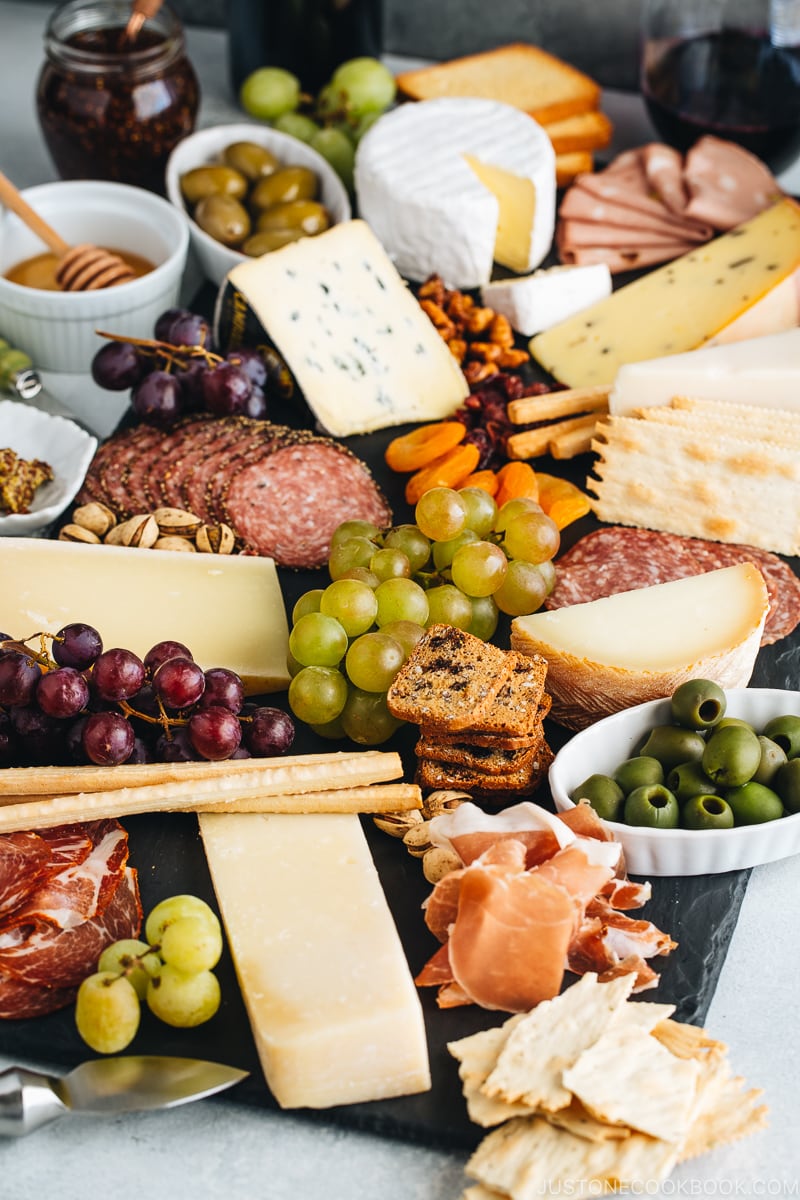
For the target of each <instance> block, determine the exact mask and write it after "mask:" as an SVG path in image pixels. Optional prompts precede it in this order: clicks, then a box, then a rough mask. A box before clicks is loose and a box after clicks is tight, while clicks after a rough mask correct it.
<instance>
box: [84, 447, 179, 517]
mask: <svg viewBox="0 0 800 1200" xmlns="http://www.w3.org/2000/svg"><path fill="white" fill-rule="evenodd" d="M134 432H135V433H136V434H137V435H138V436H135V437H134V438H132V439H131V441H130V442H128V443H126V444H125V445H123V446H119V447H118V454H117V455H116V456H114V458H112V460H111V461H110V462H109V465H108V467H107V468H104V470H103V471H102V472H101V475H100V482H101V484H102V487H103V490H104V492H105V494H106V496H107V497H108V499H107V500H106V503H107V504H108V505H109V507H110V508H112V509H113V510H114V512H115V513H116V514H117V516H119V517H121V518H124V517H130V516H132V515H133V513H135V512H141V511H142V509H141V506H140V505H139V504H134V501H133V497H132V495H131V491H130V483H129V479H130V476H131V474H133V473H134V472H136V471H137V470H138V469H140V467H141V464H142V463H143V462H145V461H146V460H147V456H148V455H149V454H151V453H152V452H154V451H155V450H156V449H157V448H158V446H159V445H160V442H161V439H162V438H163V436H164V433H163V430H158V429H154V428H153V427H152V426H150V425H140V426H138V427H137V429H136V430H135V431H134Z"/></svg>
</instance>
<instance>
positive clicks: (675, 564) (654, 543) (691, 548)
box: [545, 525, 800, 646]
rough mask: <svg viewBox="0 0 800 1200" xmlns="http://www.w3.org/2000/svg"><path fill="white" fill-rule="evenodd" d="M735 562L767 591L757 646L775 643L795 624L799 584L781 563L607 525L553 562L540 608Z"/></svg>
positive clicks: (747, 549) (773, 557)
mask: <svg viewBox="0 0 800 1200" xmlns="http://www.w3.org/2000/svg"><path fill="white" fill-rule="evenodd" d="M740 562H752V563H754V564H755V566H757V567H758V569H759V571H760V572H761V574H762V575H763V577H764V582H765V584H766V586H767V592H768V594H769V602H770V607H769V612H768V614H767V621H766V625H765V627H764V633H763V636H762V639H761V644H762V645H764V646H766V645H769V644H771V643H772V642H777V641H780V639H781V638H784V637H786V636H787V635H788V634H790V633H791V632H792V630H793V629H794V628H795V627H796V626H797V624H798V623H800V579H798V577H797V576H796V575H795V573H794V572H793V571H792V569H791V567H790V566H789V564H788V563H787V562H785V561H784V560H783V559H782V558H779V557H778V555H777V554H772V553H770V551H768V550H759V549H757V548H756V547H754V546H741V545H734V544H731V543H727V542H711V541H706V540H704V539H702V538H689V537H680V536H678V535H677V534H673V533H659V532H657V531H655V530H652V529H636V528H634V527H632V526H623V525H610V526H607V527H605V528H603V529H598V530H596V531H595V532H594V533H590V534H587V535H586V537H583V538H581V539H580V541H578V542H576V543H575V545H574V546H572V548H571V549H570V550H568V551H567V552H566V553H565V554H564V555H562V556H561V558H559V559H558V561H557V562H556V586H555V588H554V589H553V591H552V593H551V595H550V596H549V597H548V598H547V600H546V601H545V605H546V607H547V608H564V607H566V606H567V605H571V604H585V603H587V602H588V601H590V600H599V599H601V597H603V596H613V595H615V594H616V593H617V592H627V591H631V590H632V589H634V588H641V587H652V586H653V585H654V584H658V583H669V582H670V581H671V580H673V579H685V578H686V577H687V576H689V575H701V574H703V572H705V571H714V570H717V569H718V568H719V567H731V566H735V565H736V563H740Z"/></svg>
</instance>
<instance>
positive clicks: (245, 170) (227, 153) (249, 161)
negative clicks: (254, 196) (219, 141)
mask: <svg viewBox="0 0 800 1200" xmlns="http://www.w3.org/2000/svg"><path fill="white" fill-rule="evenodd" d="M222 157H223V159H224V160H225V162H226V163H227V164H228V166H229V167H233V168H234V170H235V171H239V173H240V174H242V175H244V177H245V179H249V180H250V181H251V182H255V181H256V180H258V179H263V178H264V177H265V176H267V175H272V174H273V173H274V172H275V171H277V170H278V168H279V167H280V165H281V164H280V160H279V159H278V158H276V157H275V155H274V154H273V153H272V152H271V151H270V150H267V149H266V147H265V146H259V145H258V143H257V142H231V144H230V146H226V147H225V149H224V150H223V151H222Z"/></svg>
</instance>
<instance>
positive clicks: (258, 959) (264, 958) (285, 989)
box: [200, 813, 430, 1108]
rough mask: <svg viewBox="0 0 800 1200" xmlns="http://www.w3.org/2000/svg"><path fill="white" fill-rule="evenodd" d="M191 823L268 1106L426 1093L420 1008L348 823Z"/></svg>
mask: <svg viewBox="0 0 800 1200" xmlns="http://www.w3.org/2000/svg"><path fill="white" fill-rule="evenodd" d="M200 829H201V833H202V837H203V843H204V846H205V851H206V856H207V858H208V864H209V868H210V871H211V878H212V881H213V884H214V890H215V892H216V895H217V899H218V901H219V906H220V911H221V913H222V919H223V922H224V924H225V930H226V933H227V937H228V943H229V945H230V948H231V953H232V955H233V960H234V964H235V967H236V973H237V976H238V979H239V984H240V986H241V989H242V995H243V997H244V1001H245V1005H246V1007H247V1012H248V1015H249V1018H250V1024H251V1026H252V1030H253V1036H254V1038H255V1042H256V1046H257V1049H258V1053H259V1057H260V1060H261V1065H262V1067H263V1070H264V1075H265V1076H266V1080H267V1083H268V1085H269V1087H270V1090H271V1091H272V1094H273V1096H274V1097H275V1099H276V1100H277V1102H278V1104H280V1105H281V1107H283V1108H298V1107H306V1108H327V1107H329V1106H330V1105H334V1104H354V1103H356V1102H360V1101H363V1100H380V1099H384V1098H385V1097H388V1096H398V1095H405V1094H408V1093H413V1092H421V1091H426V1090H427V1089H428V1088H429V1087H430V1071H429V1065H428V1052H427V1044H426V1039H425V1027H424V1022H423V1017H422V1009H421V1006H420V1002H419V997H418V995H417V991H416V988H415V986H414V982H413V980H412V978H411V974H410V971H409V968H408V965H407V963H406V959H405V954H404V952H403V948H402V945H401V943H400V938H399V936H398V933H397V929H396V928H395V925H394V921H393V919H392V915H391V913H390V911H389V907H388V905H387V903H386V899H385V897H384V894H383V890H382V888H381V884H380V880H379V878H378V874H377V871H376V870H375V866H374V864H373V861H372V857H371V855H370V852H369V847H368V846H367V842H366V838H365V837H364V833H363V830H362V828H361V825H360V823H359V819H358V817H357V816H351V815H347V814H337V815H326V814H323V815H313V816H311V815H292V816H287V815H270V816H264V815H261V814H249V813H248V814H235V813H225V814H213V815H208V814H207V815H203V816H201V817H200Z"/></svg>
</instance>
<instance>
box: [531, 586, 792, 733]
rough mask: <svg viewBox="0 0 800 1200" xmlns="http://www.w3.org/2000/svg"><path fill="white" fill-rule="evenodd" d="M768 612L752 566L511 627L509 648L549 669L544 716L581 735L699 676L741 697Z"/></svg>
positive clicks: (543, 614)
mask: <svg viewBox="0 0 800 1200" xmlns="http://www.w3.org/2000/svg"><path fill="white" fill-rule="evenodd" d="M768 607H769V596H768V594H767V589H766V585H765V584H764V580H763V577H762V576H761V574H760V572H759V571H758V570H757V568H756V567H754V566H753V565H752V564H751V563H741V564H739V565H738V566H734V567H724V568H722V569H721V570H718V571H708V572H706V573H704V574H702V575H695V576H693V577H691V578H688V579H679V580H675V581H673V582H671V583H662V584H657V585H655V586H654V587H647V588H638V589H636V590H635V591H630V592H621V593H619V594H618V595H616V596H606V597H604V598H603V599H602V600H594V601H591V602H589V603H588V604H577V605H574V606H572V607H570V608H559V609H555V610H552V611H550V612H538V613H534V614H533V615H531V616H528V617H515V618H514V620H513V621H512V623H511V645H512V647H513V648H514V649H515V650H519V651H521V652H522V653H528V654H541V655H543V656H544V657H545V658H546V659H547V662H548V669H547V690H548V692H549V693H550V695H551V696H552V697H553V707H552V711H551V716H552V718H553V719H554V720H555V721H558V722H559V723H560V724H562V725H565V726H566V727H567V728H569V729H583V728H584V727H585V726H587V725H590V724H592V722H593V721H596V720H599V719H600V717H604V716H608V715H609V713H612V712H618V711H619V710H621V709H623V708H628V707H629V706H630V705H633V704H640V703H642V702H643V701H645V700H652V699H655V698H657V697H661V696H668V695H671V693H672V692H673V691H674V690H675V688H676V687H677V686H678V684H680V683H682V682H683V681H684V680H686V679H690V678H693V677H694V678H696V677H698V676H703V677H704V678H710V679H715V680H716V681H717V682H718V683H719V684H720V686H721V687H744V686H745V685H746V684H747V682H748V680H749V679H750V676H751V674H752V671H753V665H754V663H755V659H756V655H757V653H758V648H759V644H760V641H761V634H762V631H763V628H764V622H765V620H766V615H767V610H768Z"/></svg>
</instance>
